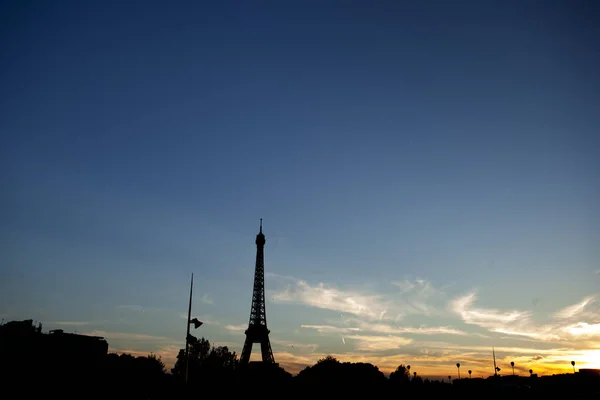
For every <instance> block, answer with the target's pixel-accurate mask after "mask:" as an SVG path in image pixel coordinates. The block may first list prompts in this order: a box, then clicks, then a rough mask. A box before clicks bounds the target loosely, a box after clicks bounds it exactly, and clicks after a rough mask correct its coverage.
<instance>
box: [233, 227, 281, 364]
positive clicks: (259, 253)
mask: <svg viewBox="0 0 600 400" xmlns="http://www.w3.org/2000/svg"><path fill="white" fill-rule="evenodd" d="M265 243H266V240H265V235H264V234H263V232H262V218H261V219H260V231H259V233H258V235H256V269H255V271H254V289H253V291H252V306H251V307H250V322H249V323H248V329H246V332H245V333H246V341H245V342H244V348H243V350H242V356H241V357H240V364H241V365H248V363H249V362H250V353H252V345H253V344H254V343H260V352H261V354H262V361H263V363H264V364H275V358H273V351H272V350H271V342H270V341H269V333H270V331H269V329H267V313H266V311H265V260H264V249H265Z"/></svg>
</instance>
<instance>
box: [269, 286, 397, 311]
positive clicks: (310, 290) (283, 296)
mask: <svg viewBox="0 0 600 400" xmlns="http://www.w3.org/2000/svg"><path fill="white" fill-rule="evenodd" d="M273 300H274V301H276V302H280V303H300V304H305V305H308V306H312V307H317V308H322V309H327V310H332V311H338V312H343V313H349V314H354V315H358V316H361V317H365V318H372V319H380V318H382V317H383V316H384V315H385V314H386V312H387V310H388V308H389V301H386V300H384V299H383V297H382V296H380V295H372V294H365V293H360V292H357V291H348V290H342V289H339V288H336V287H334V286H330V285H326V284H324V283H322V282H321V283H319V284H317V285H315V286H311V285H310V284H308V283H307V282H306V281H303V280H299V281H297V282H295V283H294V284H291V285H288V286H287V288H286V289H284V290H283V291H281V292H279V293H276V294H274V295H273Z"/></svg>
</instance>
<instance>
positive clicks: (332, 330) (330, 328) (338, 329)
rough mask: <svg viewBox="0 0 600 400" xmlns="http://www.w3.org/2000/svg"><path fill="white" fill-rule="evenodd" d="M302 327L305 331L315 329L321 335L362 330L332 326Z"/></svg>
mask: <svg viewBox="0 0 600 400" xmlns="http://www.w3.org/2000/svg"><path fill="white" fill-rule="evenodd" d="M300 327H301V328H305V329H314V330H316V331H317V332H320V333H350V332H358V331H360V328H347V327H338V326H331V325H300Z"/></svg>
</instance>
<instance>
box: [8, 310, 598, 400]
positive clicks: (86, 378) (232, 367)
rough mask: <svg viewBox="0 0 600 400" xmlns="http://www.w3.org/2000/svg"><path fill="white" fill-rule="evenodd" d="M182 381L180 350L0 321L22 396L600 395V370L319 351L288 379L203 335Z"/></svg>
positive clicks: (11, 375)
mask: <svg viewBox="0 0 600 400" xmlns="http://www.w3.org/2000/svg"><path fill="white" fill-rule="evenodd" d="M190 345H191V347H190V353H189V366H188V382H187V384H186V382H185V375H186V366H185V352H184V350H180V352H179V354H178V356H177V362H176V363H175V366H174V367H173V369H172V370H171V371H169V372H170V373H169V372H167V371H166V369H165V366H164V364H163V363H162V361H161V360H160V358H157V357H156V356H154V355H152V354H150V355H148V356H146V357H134V356H132V355H129V354H121V355H117V354H109V353H108V343H107V342H106V341H105V340H104V339H103V338H100V337H91V336H84V335H76V334H70V333H64V332H63V331H51V332H50V333H48V334H44V333H42V326H41V324H40V325H38V326H36V325H34V324H33V321H32V320H25V321H13V322H9V323H7V324H4V325H1V326H0V365H1V366H0V374H1V375H0V381H1V382H2V392H3V393H20V394H22V395H23V396H24V397H26V398H28V397H33V396H35V397H39V395H42V396H50V395H52V396H54V395H56V396H59V397H61V398H86V399H88V398H103V399H105V398H127V399H170V398H176V397H179V396H189V397H196V398H198V397H209V398H215V397H224V398H230V397H233V396H237V395H253V396H254V395H261V396H262V395H266V396H273V397H275V396H280V397H282V396H285V397H294V398H296V397H297V396H313V397H325V396H327V397H329V396H332V395H333V396H342V395H344V396H351V397H352V398H355V397H357V396H371V397H373V396H388V397H396V398H398V397H403V396H430V395H433V396H438V395H461V396H463V397H470V396H471V395H472V397H473V398H475V397H477V398H479V397H481V396H482V395H492V396H495V395H497V394H503V395H507V396H510V398H532V397H534V398H537V396H542V395H546V396H556V395H557V394H558V393H561V394H565V395H571V396H584V395H594V396H597V395H598V394H600V376H598V375H594V374H583V373H577V374H563V375H553V376H545V377H540V378H537V377H519V376H505V377H499V376H491V377H489V378H488V379H481V378H473V379H470V378H465V379H457V380H454V381H452V383H450V382H440V381H430V380H428V379H421V377H419V376H411V375H410V373H409V367H405V366H404V365H400V366H398V368H397V369H396V371H394V372H393V373H392V374H390V376H389V378H388V377H387V376H386V375H384V374H383V373H382V372H381V371H379V369H378V368H377V367H376V366H374V365H372V364H367V363H347V362H340V361H338V360H336V359H335V358H333V357H325V358H324V359H321V360H319V361H318V362H317V363H316V364H315V365H313V366H310V367H306V368H305V369H304V370H302V371H300V373H299V374H298V375H297V376H295V377H293V376H292V375H291V374H289V373H288V372H286V371H285V370H283V368H280V367H279V366H278V365H277V364H270V365H269V364H263V363H252V362H251V363H249V364H248V365H246V366H242V365H241V364H240V363H239V359H238V357H237V355H236V353H235V352H230V351H229V349H228V348H227V347H225V346H223V347H211V345H210V343H209V342H208V340H206V339H204V338H201V339H199V340H195V341H193V342H192V343H191V344H190Z"/></svg>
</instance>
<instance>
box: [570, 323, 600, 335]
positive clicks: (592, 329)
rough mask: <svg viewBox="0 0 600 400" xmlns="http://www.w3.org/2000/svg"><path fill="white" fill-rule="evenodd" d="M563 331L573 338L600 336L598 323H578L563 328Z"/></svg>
mask: <svg viewBox="0 0 600 400" xmlns="http://www.w3.org/2000/svg"><path fill="white" fill-rule="evenodd" d="M563 330H564V331H565V332H567V333H569V334H571V335H573V336H600V323H598V324H588V323H587V322H578V323H576V324H573V325H568V326H566V327H564V328H563Z"/></svg>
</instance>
